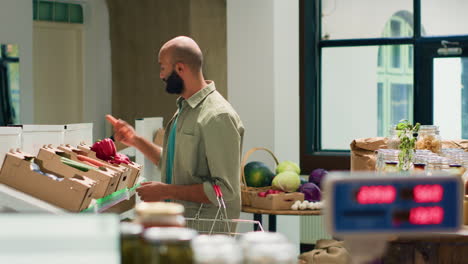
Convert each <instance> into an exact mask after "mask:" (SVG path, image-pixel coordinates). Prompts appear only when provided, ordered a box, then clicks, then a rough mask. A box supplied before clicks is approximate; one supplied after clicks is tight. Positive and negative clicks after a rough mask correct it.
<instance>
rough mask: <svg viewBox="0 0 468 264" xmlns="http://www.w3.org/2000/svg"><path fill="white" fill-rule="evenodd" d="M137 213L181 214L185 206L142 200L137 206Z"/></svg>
mask: <svg viewBox="0 0 468 264" xmlns="http://www.w3.org/2000/svg"><path fill="white" fill-rule="evenodd" d="M135 211H136V213H137V214H160V215H181V214H183V213H184V206H183V205H181V204H178V203H170V202H141V203H139V204H137V205H136V206H135Z"/></svg>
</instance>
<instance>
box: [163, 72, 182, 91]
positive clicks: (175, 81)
mask: <svg viewBox="0 0 468 264" xmlns="http://www.w3.org/2000/svg"><path fill="white" fill-rule="evenodd" d="M165 81H166V92H168V93H170V94H181V93H182V91H183V90H184V80H182V78H180V76H179V75H178V74H177V73H176V72H175V71H172V73H171V75H169V77H167V79H166V80H165Z"/></svg>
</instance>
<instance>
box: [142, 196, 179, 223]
mask: <svg viewBox="0 0 468 264" xmlns="http://www.w3.org/2000/svg"><path fill="white" fill-rule="evenodd" d="M135 213H136V221H137V222H138V223H140V224H142V225H143V227H144V228H148V227H185V218H184V216H183V214H184V206H183V205H181V204H178V203H169V202H141V203H139V204H137V205H136V206H135Z"/></svg>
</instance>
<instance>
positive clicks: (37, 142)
mask: <svg viewBox="0 0 468 264" xmlns="http://www.w3.org/2000/svg"><path fill="white" fill-rule="evenodd" d="M64 136H65V126H64V125H23V134H22V137H21V138H22V144H21V145H22V147H21V148H22V150H23V151H24V152H26V153H29V154H32V155H34V156H36V155H37V154H38V153H39V149H40V148H41V147H42V146H43V145H49V144H52V146H59V145H60V144H63V143H64Z"/></svg>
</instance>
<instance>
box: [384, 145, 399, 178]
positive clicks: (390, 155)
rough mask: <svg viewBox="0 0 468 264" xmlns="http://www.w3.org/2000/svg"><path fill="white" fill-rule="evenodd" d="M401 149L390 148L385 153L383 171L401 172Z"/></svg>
mask: <svg viewBox="0 0 468 264" xmlns="http://www.w3.org/2000/svg"><path fill="white" fill-rule="evenodd" d="M399 153H400V151H399V150H394V149H390V150H388V151H385V152H384V153H383V156H382V159H383V168H382V173H395V172H399V171H400V169H399V168H398V154H399Z"/></svg>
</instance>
